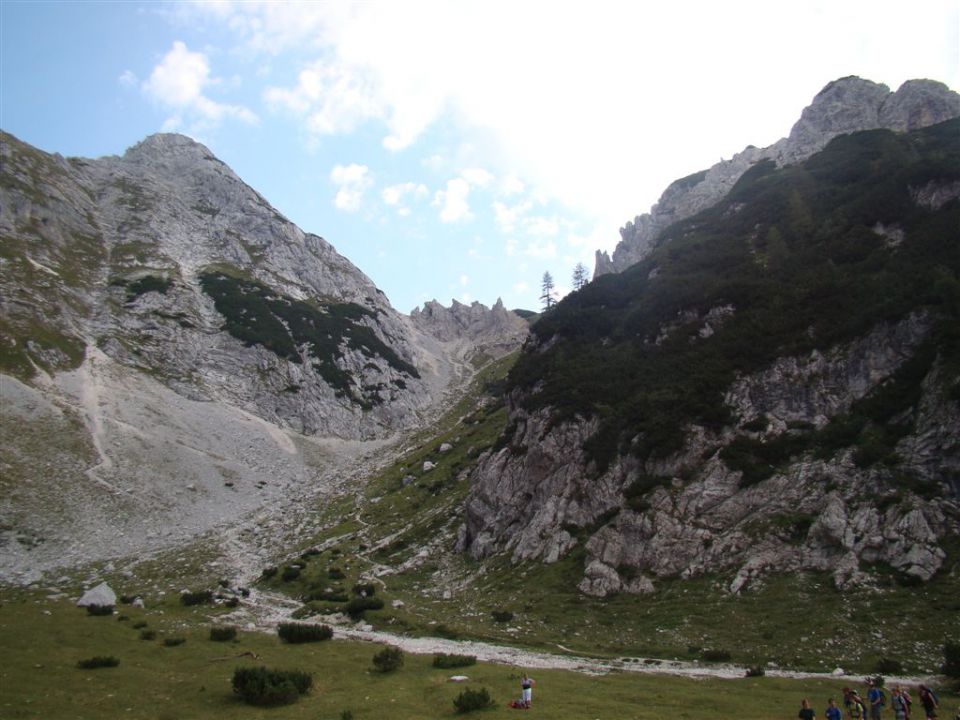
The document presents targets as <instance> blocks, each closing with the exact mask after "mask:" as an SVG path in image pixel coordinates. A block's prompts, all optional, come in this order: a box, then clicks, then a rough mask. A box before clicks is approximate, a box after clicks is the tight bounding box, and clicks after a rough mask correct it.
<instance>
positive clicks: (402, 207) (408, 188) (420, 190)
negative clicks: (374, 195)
mask: <svg viewBox="0 0 960 720" xmlns="http://www.w3.org/2000/svg"><path fill="white" fill-rule="evenodd" d="M429 194H430V191H429V190H427V186H426V185H424V184H423V183H415V182H405V183H399V184H397V185H389V186H387V187H385V188H384V189H383V190H382V191H381V192H380V197H381V198H382V199H383V202H384V203H386V204H387V205H389V206H391V207H394V208H396V209H397V214H398V215H402V216H407V215H409V214H410V212H411V210H410V207H409V204H408V201H409V200H413V201H419V200H422V199H424V198H425V197H427V196H428V195H429Z"/></svg>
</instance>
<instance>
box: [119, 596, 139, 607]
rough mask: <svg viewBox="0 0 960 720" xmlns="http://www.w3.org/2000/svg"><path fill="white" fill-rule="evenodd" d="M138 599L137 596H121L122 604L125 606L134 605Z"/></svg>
mask: <svg viewBox="0 0 960 720" xmlns="http://www.w3.org/2000/svg"><path fill="white" fill-rule="evenodd" d="M136 599H137V596H136V595H121V596H120V602H121V603H123V604H124V605H129V604H130V603H132V602H133V601H134V600H136Z"/></svg>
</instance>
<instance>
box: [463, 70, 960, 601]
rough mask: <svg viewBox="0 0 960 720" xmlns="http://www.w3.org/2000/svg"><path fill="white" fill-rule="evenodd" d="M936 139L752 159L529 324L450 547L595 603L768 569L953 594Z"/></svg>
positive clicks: (956, 418) (867, 138)
mask: <svg viewBox="0 0 960 720" xmlns="http://www.w3.org/2000/svg"><path fill="white" fill-rule="evenodd" d="M840 85H841V86H842V85H849V81H847V82H841V83H840ZM898 113H899V115H898V116H900V117H907V116H909V117H913V116H912V115H910V113H906V112H901V111H898ZM922 117H923V118H926V117H928V116H927V115H922ZM957 128H958V121H957V120H951V121H947V122H944V123H942V124H937V125H934V126H930V127H928V128H926V129H922V130H917V131H913V132H911V133H909V134H904V135H903V136H898V135H895V134H893V133H890V132H880V133H875V132H865V133H855V134H851V135H850V136H848V137H847V138H845V139H841V140H838V141H837V142H835V143H832V144H830V145H828V146H826V147H825V148H824V149H823V150H822V151H821V152H820V153H817V154H816V155H814V156H811V158H810V159H809V160H808V161H806V162H804V163H803V164H802V165H799V166H789V167H785V168H783V169H776V167H775V164H774V163H772V162H767V163H765V164H764V165H763V166H761V167H758V168H757V171H756V172H753V173H751V174H750V176H748V177H747V178H745V179H744V182H743V183H741V184H740V185H738V187H737V190H736V192H735V194H733V195H731V196H730V197H728V198H725V199H723V200H722V201H721V202H720V203H719V204H717V205H716V206H714V207H711V208H708V209H707V210H705V211H703V212H701V213H698V214H697V215H696V216H695V217H693V218H691V219H689V220H687V221H685V222H680V223H677V224H675V225H674V226H672V228H671V230H670V232H669V234H668V236H665V237H667V238H668V239H666V240H664V241H663V243H662V245H659V246H658V247H656V248H653V249H652V254H651V255H650V256H649V257H648V258H646V259H645V260H644V261H643V262H642V263H640V264H638V265H636V266H635V267H632V268H630V269H629V270H628V271H626V272H624V273H620V274H616V275H611V276H607V277H601V278H598V279H597V280H595V281H594V282H593V283H591V284H590V285H588V286H587V288H585V289H583V290H581V291H580V292H579V293H578V295H577V297H576V300H575V301H571V302H561V303H560V304H559V305H558V307H557V308H555V309H554V310H553V311H552V313H553V315H546V316H544V317H543V318H542V319H541V320H540V321H539V322H538V324H537V325H535V326H534V327H533V329H532V334H531V339H530V340H529V341H528V342H527V343H526V345H525V348H524V353H523V354H522V355H521V357H520V360H519V361H518V363H517V365H516V366H515V367H514V371H513V372H512V374H511V379H510V381H508V383H507V388H508V395H507V409H508V425H507V429H506V431H505V432H504V434H503V435H502V436H501V438H500V440H499V441H498V443H497V444H496V446H495V447H494V448H493V449H492V450H491V451H489V452H488V453H487V454H485V455H483V456H481V457H480V458H479V460H478V464H477V467H476V469H475V470H474V472H473V473H472V474H471V488H470V492H469V494H468V497H467V500H466V516H465V522H464V523H463V525H462V527H461V528H460V531H459V537H458V540H457V547H458V548H459V549H460V550H462V551H465V552H469V553H470V554H472V555H473V556H474V557H475V558H478V559H480V558H487V557H490V556H492V555H494V554H501V553H503V554H506V555H507V556H508V557H509V558H510V559H511V560H512V561H513V562H521V561H541V562H546V563H552V562H556V561H558V560H561V559H563V558H568V557H573V558H574V559H575V560H576V562H579V559H580V558H581V557H582V558H583V575H582V578H581V581H580V583H579V589H580V590H581V591H582V592H584V593H587V594H591V595H597V596H606V595H610V594H613V593H617V592H629V593H648V592H652V591H653V590H654V589H655V588H656V585H657V583H658V581H661V580H664V579H667V578H691V577H696V576H707V575H711V576H719V578H721V579H723V580H724V582H725V583H726V586H727V587H728V589H729V590H730V591H731V592H734V593H737V592H741V591H742V590H744V588H746V587H748V586H749V585H750V584H751V583H752V582H755V581H758V580H759V579H760V578H762V577H763V576H764V575H765V574H768V573H771V572H794V571H804V570H810V571H819V572H828V573H830V574H831V575H832V576H833V580H834V583H835V584H836V586H837V587H838V588H841V589H846V588H848V587H851V586H857V585H862V584H871V583H873V582H874V581H875V580H876V578H878V577H880V576H881V575H883V573H892V575H893V576H894V577H896V578H899V582H902V583H907V584H909V583H922V582H926V581H929V580H931V579H933V578H935V576H938V575H941V574H943V573H948V574H951V576H955V573H956V571H957V567H956V562H957V558H956V551H955V547H956V539H957V538H958V537H960V434H958V430H957V429H958V428H960V403H958V398H960V374H958V356H957V353H956V350H955V348H956V347H957V345H956V342H955V340H954V339H953V338H955V329H956V327H957V325H956V317H957V313H958V312H960V305H958V304H957V302H956V299H957V298H958V297H960V295H958V294H957V292H958V288H960V285H958V284H957V277H958V272H960V264H958V262H957V257H958V256H957V254H956V244H955V239H956V237H955V232H954V229H955V227H956V222H957V218H958V212H960V205H958V204H957V200H958V197H960V196H958V195H957V194H956V193H954V192H953V189H952V188H953V187H954V186H955V184H956V178H957V175H958V173H957V170H956V167H957V165H956V162H955V160H956V157H957V153H958V152H960V147H958V145H957V139H958V137H960V135H958V134H957V132H956V131H957ZM791 204H792V207H791ZM784 208H787V211H786V212H784ZM880 216H882V220H883V221H882V222H880V220H879V218H880ZM853 247H858V248H859V249H858V250H857V251H856V253H855V254H851V253H850V252H849V251H850V250H851V248H853ZM935 287H939V288H941V289H942V290H945V291H946V293H945V294H942V293H941V292H940V291H939V290H933V291H932V292H930V291H931V290H932V289H933V288H935ZM947 288H951V289H949V290H947ZM854 298H855V300H854ZM827 338H829V339H827ZM682 407H689V408H691V409H690V410H683V409H676V408H682ZM664 428H666V430H664ZM605 433H606V434H605ZM575 551H576V553H575ZM951 558H952V559H951ZM878 568H879V569H878ZM884 577H886V576H884Z"/></svg>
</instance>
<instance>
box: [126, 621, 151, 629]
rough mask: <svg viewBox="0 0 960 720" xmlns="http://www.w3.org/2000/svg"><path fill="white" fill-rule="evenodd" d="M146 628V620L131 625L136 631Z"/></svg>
mask: <svg viewBox="0 0 960 720" xmlns="http://www.w3.org/2000/svg"><path fill="white" fill-rule="evenodd" d="M146 626H147V621H146V620H137V621H136V622H135V623H134V624H133V625H131V626H130V627H132V628H133V629H134V630H140V629H142V628H145V627H146Z"/></svg>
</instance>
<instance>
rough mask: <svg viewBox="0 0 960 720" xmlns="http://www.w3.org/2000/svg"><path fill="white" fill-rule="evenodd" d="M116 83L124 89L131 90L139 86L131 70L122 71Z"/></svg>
mask: <svg viewBox="0 0 960 720" xmlns="http://www.w3.org/2000/svg"><path fill="white" fill-rule="evenodd" d="M117 82H118V83H120V85H122V86H123V87H125V88H133V87H136V86H137V85H138V84H139V80H138V79H137V75H136V73H135V72H133V70H124V71H123V72H122V73H120V77H118V78H117Z"/></svg>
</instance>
